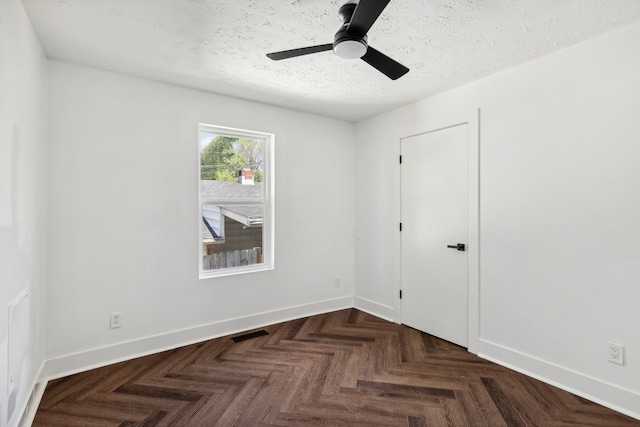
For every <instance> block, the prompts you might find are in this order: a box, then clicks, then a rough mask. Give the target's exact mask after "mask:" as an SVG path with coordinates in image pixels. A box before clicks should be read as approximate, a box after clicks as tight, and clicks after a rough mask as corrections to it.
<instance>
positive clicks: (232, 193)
mask: <svg viewBox="0 0 640 427" xmlns="http://www.w3.org/2000/svg"><path fill="white" fill-rule="evenodd" d="M262 188H263V187H262V182H256V183H254V184H253V185H242V184H240V183H238V182H235V181H214V180H201V181H200V194H201V195H202V198H203V199H210V200H220V201H228V200H233V199H238V200H239V201H240V200H242V199H256V198H260V197H262ZM217 206H219V207H220V213H222V214H223V215H224V216H226V217H228V218H231V219H233V220H234V221H237V222H239V223H241V224H244V225H246V226H247V227H261V226H262V218H263V212H262V207H260V206H256V205H230V204H224V205H217ZM211 229H212V224H208V223H207V220H206V218H204V217H203V224H202V238H203V240H204V241H213V240H214V236H213V235H212V233H211Z"/></svg>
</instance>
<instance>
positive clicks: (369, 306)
mask: <svg viewBox="0 0 640 427" xmlns="http://www.w3.org/2000/svg"><path fill="white" fill-rule="evenodd" d="M353 307H354V308H357V309H358V310H361V311H364V312H366V313H369V314H371V315H373V316H377V317H380V318H382V319H384V320H388V321H389V322H395V320H394V319H395V312H396V311H395V308H393V307H389V306H388V305H383V304H380V303H377V302H375V301H371V300H368V299H366V298H362V297H353Z"/></svg>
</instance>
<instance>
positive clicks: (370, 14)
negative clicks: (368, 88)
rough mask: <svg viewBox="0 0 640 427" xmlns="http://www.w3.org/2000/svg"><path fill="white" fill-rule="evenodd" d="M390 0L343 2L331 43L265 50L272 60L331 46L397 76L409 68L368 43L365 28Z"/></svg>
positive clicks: (341, 55)
mask: <svg viewBox="0 0 640 427" xmlns="http://www.w3.org/2000/svg"><path fill="white" fill-rule="evenodd" d="M389 1H390V0H361V1H360V2H358V1H355V0H352V1H348V2H347V3H345V4H343V5H342V6H341V7H340V9H339V10H338V17H339V18H340V19H341V20H342V22H343V23H342V25H341V26H340V29H339V30H338V32H337V33H336V35H335V36H334V39H333V44H323V45H317V46H309V47H303V48H298V49H291V50H284V51H281V52H273V53H268V54H267V57H269V58H270V59H272V60H274V61H279V60H281V59H288V58H295V57H297V56H302V55H309V54H312V53H319V52H326V51H329V50H333V53H334V54H335V55H336V56H338V57H340V58H343V59H358V58H360V59H362V60H363V61H365V62H366V63H367V64H369V65H371V66H372V67H374V68H375V69H377V70H378V71H380V72H381V73H383V74H384V75H386V76H387V77H389V78H390V79H392V80H396V79H398V78H400V77H402V76H404V75H405V74H406V73H408V72H409V69H408V68H407V67H405V66H404V65H402V64H400V63H399V62H397V61H395V60H393V59H391V58H389V57H388V56H387V55H385V54H383V53H382V52H380V51H378V50H376V49H374V48H372V47H371V46H368V44H367V32H369V29H370V28H371V26H372V25H373V24H374V22H376V20H377V19H378V17H379V16H380V14H381V13H382V11H383V10H384V8H385V7H386V6H387V4H389Z"/></svg>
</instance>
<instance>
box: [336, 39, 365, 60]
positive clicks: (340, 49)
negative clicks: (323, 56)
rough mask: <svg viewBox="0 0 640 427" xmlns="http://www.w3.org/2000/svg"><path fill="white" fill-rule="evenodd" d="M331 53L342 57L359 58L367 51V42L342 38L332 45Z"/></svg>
mask: <svg viewBox="0 0 640 427" xmlns="http://www.w3.org/2000/svg"><path fill="white" fill-rule="evenodd" d="M333 53H335V54H336V56H339V57H340V58H342V59H360V58H362V57H363V56H364V54H365V53H367V44H366V43H363V42H361V41H360V40H342V41H340V42H337V43H335V44H334V45H333Z"/></svg>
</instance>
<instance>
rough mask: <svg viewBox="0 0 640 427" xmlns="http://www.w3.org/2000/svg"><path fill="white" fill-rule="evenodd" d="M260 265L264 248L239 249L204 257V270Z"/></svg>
mask: <svg viewBox="0 0 640 427" xmlns="http://www.w3.org/2000/svg"><path fill="white" fill-rule="evenodd" d="M260 263H262V248H251V249H238V250H235V251H227V252H220V253H217V254H211V255H205V256H203V257H202V269H203V270H219V269H221V268H232V267H241V266H245V265H253V264H260Z"/></svg>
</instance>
